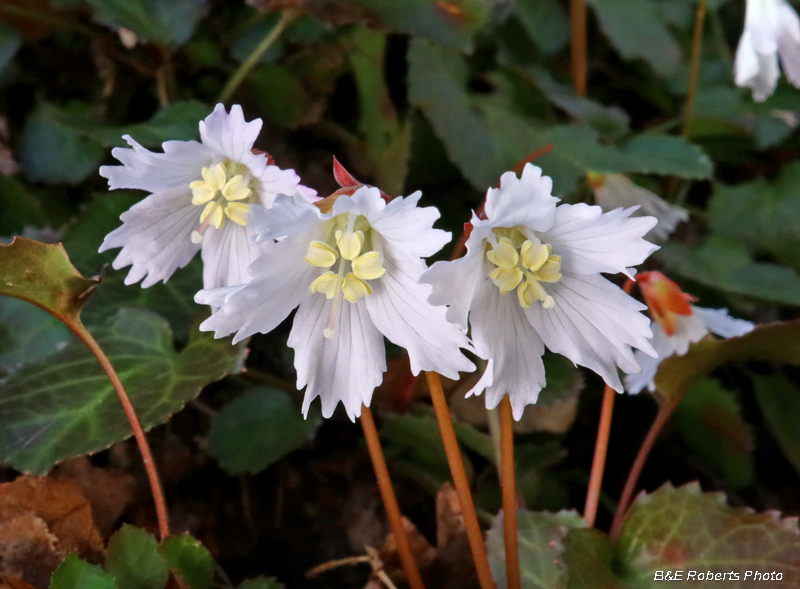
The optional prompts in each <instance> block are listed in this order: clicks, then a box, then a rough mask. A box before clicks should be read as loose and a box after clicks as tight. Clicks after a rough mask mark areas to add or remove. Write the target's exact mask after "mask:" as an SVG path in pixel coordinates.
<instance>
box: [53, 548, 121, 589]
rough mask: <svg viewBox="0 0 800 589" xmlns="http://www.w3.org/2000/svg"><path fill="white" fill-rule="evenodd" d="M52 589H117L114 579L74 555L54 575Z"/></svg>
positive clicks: (94, 565) (97, 567)
mask: <svg viewBox="0 0 800 589" xmlns="http://www.w3.org/2000/svg"><path fill="white" fill-rule="evenodd" d="M50 589H117V586H116V584H115V583H114V577H112V576H111V575H110V574H108V573H107V572H105V571H104V570H103V569H101V568H100V567H99V566H97V565H96V564H89V563H88V562H83V561H82V560H81V559H80V558H78V555H77V554H72V555H70V556H68V557H67V559H66V560H65V561H64V562H62V563H61V564H60V565H59V567H58V568H57V569H56V572H54V573H53V578H52V579H51V580H50Z"/></svg>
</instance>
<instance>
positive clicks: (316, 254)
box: [304, 214, 386, 337]
mask: <svg viewBox="0 0 800 589" xmlns="http://www.w3.org/2000/svg"><path fill="white" fill-rule="evenodd" d="M361 219H362V217H358V219H356V217H355V216H354V215H349V214H346V215H340V216H339V217H336V218H335V219H333V220H332V222H333V224H334V226H335V227H343V228H338V229H335V231H333V232H332V234H329V235H330V236H331V238H332V239H330V240H329V242H324V241H312V242H311V243H310V244H309V245H308V252H307V253H306V257H305V258H304V259H305V261H306V263H308V264H310V265H312V266H316V267H318V268H331V267H332V266H333V265H334V264H335V263H336V261H337V260H338V261H339V267H338V269H337V272H336V273H334V272H333V271H331V270H329V271H328V272H325V273H324V274H322V275H321V276H319V277H318V278H317V279H316V280H314V282H312V283H311V292H318V293H322V294H324V295H325V296H326V297H327V298H328V299H333V307H332V310H331V321H330V324H329V326H328V329H326V330H325V335H326V337H331V336H332V335H333V334H334V333H335V329H334V324H335V320H336V313H337V311H338V305H339V297H340V295H343V296H344V298H345V299H347V300H348V301H349V302H351V303H355V302H356V301H358V299H360V298H362V297H365V296H367V295H370V294H372V287H371V286H370V285H369V283H368V282H367V281H368V280H376V279H377V278H380V277H381V276H383V275H384V274H385V273H386V268H384V267H383V254H381V253H380V252H378V251H374V250H373V251H368V252H366V253H363V254H362V253H361V251H362V250H363V249H364V242H365V241H366V240H367V237H366V236H365V231H364V230H361V229H359V230H355V225H356V223H357V220H361ZM362 224H363V225H365V227H364V229H365V230H366V232H368V233H371V230H370V229H369V225H367V224H366V222H365V221H363V222H362ZM372 246H373V247H375V246H376V244H375V243H372ZM348 264H349V267H350V270H351V271H350V272H347V270H348Z"/></svg>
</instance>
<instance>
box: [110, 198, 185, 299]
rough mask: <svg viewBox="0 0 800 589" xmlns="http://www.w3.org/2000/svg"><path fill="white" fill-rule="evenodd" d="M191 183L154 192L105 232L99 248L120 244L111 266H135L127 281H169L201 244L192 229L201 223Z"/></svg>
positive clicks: (144, 283)
mask: <svg viewBox="0 0 800 589" xmlns="http://www.w3.org/2000/svg"><path fill="white" fill-rule="evenodd" d="M190 198H191V197H190V196H189V194H188V186H181V187H178V188H170V189H168V190H163V191H160V192H156V193H155V194H151V195H150V196H148V197H147V198H145V199H143V200H142V201H140V202H138V203H136V204H135V205H134V206H133V207H131V208H130V210H128V211H126V212H124V213H122V215H120V219H121V220H122V221H123V223H122V226H121V227H119V228H117V229H115V230H114V231H112V232H111V233H109V234H108V235H106V237H105V239H104V240H103V243H102V245H101V246H100V251H101V252H103V251H106V250H108V249H113V248H118V247H121V248H122V251H120V252H119V254H118V255H117V257H116V259H115V260H114V262H113V264H112V266H113V267H114V269H115V270H119V269H120V268H124V267H125V266H132V267H131V270H130V272H129V273H128V276H127V277H126V278H125V284H134V283H136V282H139V281H140V280H142V279H144V281H143V282H142V287H143V288H147V287H149V286H152V285H154V284H155V283H157V282H159V281H164V282H166V281H167V279H169V277H170V276H172V273H173V272H175V270H177V269H178V268H183V267H184V266H186V264H188V263H189V262H190V261H191V260H192V258H193V257H194V255H195V254H196V253H197V251H198V250H199V249H200V245H199V244H194V243H192V240H191V237H190V236H191V233H192V231H193V230H194V229H196V228H197V225H198V214H197V207H195V206H194V205H193V204H192V203H191V200H190Z"/></svg>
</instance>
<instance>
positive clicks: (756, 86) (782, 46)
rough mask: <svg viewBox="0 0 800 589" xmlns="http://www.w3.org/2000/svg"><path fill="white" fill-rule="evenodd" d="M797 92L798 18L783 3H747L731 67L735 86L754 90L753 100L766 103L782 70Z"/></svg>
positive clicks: (754, 0)
mask: <svg viewBox="0 0 800 589" xmlns="http://www.w3.org/2000/svg"><path fill="white" fill-rule="evenodd" d="M779 55H780V63H781V65H783V71H784V72H786V77H787V78H789V81H790V82H791V83H792V84H793V85H794V86H795V87H798V88H800V18H798V16H797V12H795V9H794V8H792V6H791V4H789V3H788V2H787V1H786V0H747V9H746V12H745V17H744V31H743V32H742V37H741V39H740V40H739V46H738V47H737V48H736V60H735V62H734V66H733V73H734V79H735V80H736V85H737V86H741V87H747V88H752V89H753V99H754V100H756V101H758V102H761V101H763V100H766V99H767V98H768V97H769V96H770V95H771V94H772V93H773V92H774V91H775V86H776V85H777V84H778V78H780V75H781V70H780V67H779V65H778V56H779Z"/></svg>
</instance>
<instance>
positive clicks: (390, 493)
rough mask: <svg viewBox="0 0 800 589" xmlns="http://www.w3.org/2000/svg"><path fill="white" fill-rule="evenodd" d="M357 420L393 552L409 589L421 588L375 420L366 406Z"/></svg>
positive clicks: (423, 588) (421, 584)
mask: <svg viewBox="0 0 800 589" xmlns="http://www.w3.org/2000/svg"><path fill="white" fill-rule="evenodd" d="M359 421H360V422H361V429H363V430H364V438H365V439H366V440H367V448H368V449H369V457H370V458H371V459H372V467H373V469H374V470H375V477H376V478H377V479H378V488H379V489H380V491H381V498H382V499H383V506H384V507H385V508H386V515H387V517H388V518H389V525H391V527H392V535H394V539H395V542H396V544H397V552H398V554H399V555H400V561H401V562H402V563H403V570H404V571H405V573H406V578H407V579H408V584H409V585H410V586H411V589H425V585H424V584H423V583H422V577H421V576H420V574H419V569H418V568H417V562H416V560H414V553H413V552H412V550H411V542H410V541H409V539H408V534H407V533H406V527H405V524H404V523H403V516H402V515H401V514H400V506H399V505H398V504H397V497H396V496H395V494H394V488H393V487H392V481H391V479H390V478H389V469H388V468H387V467H386V459H385V458H384V456H383V450H381V441H380V438H379V437H378V430H377V429H376V428H375V420H374V419H373V418H372V411H371V410H370V408H369V407H367V406H366V405H364V406H362V407H361V418H360V419H359Z"/></svg>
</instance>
